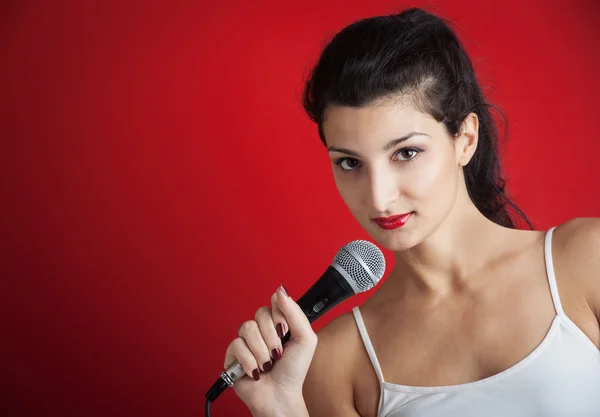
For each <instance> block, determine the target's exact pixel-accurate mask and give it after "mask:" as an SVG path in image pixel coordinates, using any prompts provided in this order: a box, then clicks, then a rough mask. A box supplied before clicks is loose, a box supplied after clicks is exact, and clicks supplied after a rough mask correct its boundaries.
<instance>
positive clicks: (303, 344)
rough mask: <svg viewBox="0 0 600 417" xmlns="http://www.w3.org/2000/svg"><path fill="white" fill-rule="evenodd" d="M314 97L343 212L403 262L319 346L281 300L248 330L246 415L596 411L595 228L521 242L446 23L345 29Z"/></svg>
mask: <svg viewBox="0 0 600 417" xmlns="http://www.w3.org/2000/svg"><path fill="white" fill-rule="evenodd" d="M304 98H305V103H304V104H305V108H306V110H307V112H308V114H309V115H310V117H311V118H312V119H313V120H314V121H315V122H316V123H317V124H318V128H319V134H320V137H321V139H322V141H323V143H324V144H325V145H326V147H327V150H328V152H329V155H330V158H331V161H332V167H333V174H334V178H335V182H336V184H337V187H338V190H339V192H340V194H341V196H342V198H343V200H344V202H345V203H346V205H347V206H348V208H349V209H350V211H351V212H352V214H353V215H354V217H355V218H356V220H357V221H358V222H359V223H360V225H361V226H362V227H364V228H365V230H367V231H368V233H369V234H370V235H371V236H372V238H373V240H375V241H376V242H378V243H379V244H380V245H381V246H383V247H385V248H387V249H389V250H391V251H393V252H394V253H395V257H396V264H395V267H394V269H393V271H391V273H390V275H389V276H388V277H387V279H386V280H385V282H384V283H383V284H382V285H380V286H379V288H378V289H377V291H375V292H374V294H373V295H372V296H371V298H369V300H368V301H367V302H365V303H364V305H361V306H360V307H355V308H354V309H353V311H352V312H351V313H349V314H345V315H342V316H340V317H338V318H336V319H334V320H333V321H331V322H330V323H329V324H328V325H327V326H325V327H324V328H323V329H322V330H321V331H320V332H319V336H318V344H317V336H316V335H315V333H314V332H313V331H312V329H311V327H310V325H309V323H308V321H307V320H306V318H305V317H304V316H303V315H302V313H301V311H300V310H299V308H298V306H297V304H296V303H295V302H294V301H293V300H292V299H291V298H290V297H288V296H287V295H286V294H285V290H284V289H283V288H280V289H278V290H277V292H276V293H275V294H274V295H273V299H272V307H263V308H260V309H259V310H258V311H257V314H256V317H255V320H251V321H248V322H245V323H243V325H242V326H241V328H240V338H238V339H236V340H234V341H233V342H232V343H231V345H230V346H229V348H228V350H227V353H226V358H225V367H227V366H228V365H229V364H230V363H232V362H233V361H234V360H235V359H238V360H239V361H240V363H241V364H242V365H243V367H244V370H245V371H246V373H247V374H248V376H249V378H244V379H243V380H240V381H238V382H237V383H236V385H235V390H236V392H237V394H238V395H239V397H240V398H241V399H242V400H243V401H244V402H245V403H246V405H247V406H248V407H249V408H250V410H251V411H252V413H253V415H255V416H265V417H267V416H268V417H271V416H303V417H305V416H308V415H310V416H311V417H336V416H339V417H351V416H362V417H368V416H390V417H392V416H393V417H400V416H427V417H436V416H454V415H456V416H463V417H468V416H480V415H486V416H488V417H489V416H511V417H517V416H532V415H544V416H566V415H569V416H592V415H594V416H598V415H600V350H599V347H600V326H599V320H600V272H599V271H600V256H599V255H600V221H599V220H598V219H575V220H571V221H568V222H566V223H564V224H562V225H560V226H558V227H556V228H552V229H550V230H547V231H533V230H517V229H516V226H515V224H514V221H513V220H512V217H511V215H510V214H511V212H513V213H514V212H516V213H517V214H519V215H521V217H523V218H524V216H522V214H521V212H520V211H519V210H518V208H516V206H515V205H514V204H513V203H512V202H511V201H510V200H509V199H508V198H507V197H506V195H505V194H504V181H503V179H502V177H501V172H500V168H499V160H498V149H497V148H498V134H497V129H496V127H495V125H494V121H493V119H492V117H491V115H490V111H489V108H488V106H487V105H486V104H485V100H484V96H483V94H482V92H481V89H480V87H479V85H478V83H477V80H476V77H475V74H474V71H473V68H472V64H471V62H470V60H469V58H468V56H467V54H466V53H465V50H464V48H463V47H462V45H461V43H460V41H459V40H458V39H457V37H456V35H455V33H454V32H453V31H452V30H451V29H450V27H449V25H448V24H447V23H446V22H444V21H443V20H442V19H440V18H438V17H436V16H434V15H432V14H430V13H428V12H426V11H423V10H420V9H409V10H406V11H404V12H403V13H400V14H398V15H395V16H383V17H375V18H370V19H365V20H361V21H358V22H356V23H354V24H352V25H350V26H348V27H347V28H345V29H344V30H342V31H341V32H340V33H339V34H337V35H336V37H335V38H334V39H333V40H332V41H331V42H330V43H329V45H328V46H327V48H326V49H325V50H324V51H323V54H322V56H321V58H320V60H319V62H318V63H317V65H316V67H315V69H314V70H313V72H312V74H311V78H310V80H309V81H308V83H307V85H306V90H305V96H304ZM525 221H526V219H525ZM288 329H289V330H291V333H292V340H291V341H290V342H289V343H288V344H286V345H285V349H283V348H282V346H281V343H280V341H279V337H280V336H282V335H283V334H284V333H285V332H287V331H288ZM315 349H316V350H315Z"/></svg>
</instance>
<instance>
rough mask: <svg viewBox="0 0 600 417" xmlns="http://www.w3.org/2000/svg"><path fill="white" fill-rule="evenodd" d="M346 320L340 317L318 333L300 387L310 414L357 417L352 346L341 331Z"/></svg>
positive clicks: (327, 416)
mask: <svg viewBox="0 0 600 417" xmlns="http://www.w3.org/2000/svg"><path fill="white" fill-rule="evenodd" d="M348 319H349V317H347V316H346V315H344V316H340V317H338V318H336V319H335V320H333V321H332V322H330V323H329V324H328V325H327V326H325V327H324V328H323V329H321V331H319V332H318V337H319V342H318V343H317V349H316V351H315V354H314V356H313V360H312V362H311V366H310V369H309V371H308V375H307V376H306V380H305V381H304V386H303V393H304V402H305V403H306V407H307V409H308V414H309V415H310V417H360V415H359V414H358V412H357V411H356V408H355V407H354V393H353V388H352V372H353V368H352V362H353V348H352V342H350V341H349V336H350V335H349V334H348V332H347V331H345V329H347V328H348V326H347V324H348V323H347V322H348ZM350 319H351V318H350ZM349 342H350V343H349Z"/></svg>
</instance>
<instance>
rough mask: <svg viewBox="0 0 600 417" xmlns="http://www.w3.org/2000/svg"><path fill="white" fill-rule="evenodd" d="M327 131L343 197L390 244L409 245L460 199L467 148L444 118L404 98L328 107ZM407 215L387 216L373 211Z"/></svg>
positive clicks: (391, 246)
mask: <svg viewBox="0 0 600 417" xmlns="http://www.w3.org/2000/svg"><path fill="white" fill-rule="evenodd" d="M323 133H324V136H325V139H326V142H327V147H328V151H329V156H330V158H331V162H332V168H333V175H334V178H335V182H336V185H337V188H338V190H339V192H340V195H341V196H342V198H343V200H344V202H345V203H346V205H347V206H348V208H349V209H350V211H351V212H352V214H353V216H354V217H355V218H356V220H357V221H358V222H359V223H360V225H361V226H362V227H363V228H364V229H365V230H366V231H367V232H368V233H369V234H370V235H371V236H372V237H373V239H375V240H376V241H377V242H379V244H381V245H382V246H383V247H385V248H387V249H389V250H393V251H400V250H405V249H409V248H411V247H413V246H415V245H417V244H419V243H420V242H422V241H423V240H425V239H426V238H427V237H428V236H429V235H431V234H432V233H433V232H434V231H435V230H436V229H437V227H438V226H439V225H440V224H441V223H442V222H443V221H444V219H445V218H446V217H447V216H448V214H449V213H450V211H451V210H452V208H453V206H454V204H455V201H456V200H457V199H456V197H457V191H458V189H459V181H461V180H462V181H464V180H463V179H462V178H463V177H462V175H460V172H461V170H462V166H461V161H462V159H464V158H463V157H464V155H463V154H464V152H462V149H463V148H462V147H461V143H462V142H461V143H459V142H460V141H456V140H455V139H454V138H451V137H450V136H449V135H448V134H447V132H446V131H445V129H444V126H443V125H442V124H441V123H438V122H437V121H435V119H433V118H432V117H431V116H429V115H427V114H424V113H421V112H419V111H417V110H415V109H414V108H413V107H412V106H411V105H410V104H408V103H407V102H405V101H400V100H396V101H391V100H389V99H388V100H381V101H378V102H376V103H374V104H371V105H369V106H366V107H363V108H351V107H339V106H336V107H329V108H328V109H327V112H326V117H325V122H324V123H323ZM402 214H406V216H403V217H400V218H399V219H397V220H395V221H392V222H390V223H388V224H383V223H380V222H378V221H376V220H374V219H377V218H388V217H391V216H397V215H402Z"/></svg>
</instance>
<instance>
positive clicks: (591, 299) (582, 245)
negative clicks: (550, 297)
mask: <svg viewBox="0 0 600 417" xmlns="http://www.w3.org/2000/svg"><path fill="white" fill-rule="evenodd" d="M552 247H553V257H554V258H556V259H557V261H558V263H560V269H561V271H565V272H564V273H563V274H561V275H563V276H564V275H566V274H567V273H568V275H569V276H568V279H567V280H566V281H568V282H569V283H570V284H571V285H575V286H577V287H578V288H580V289H581V291H582V292H583V295H584V297H585V298H586V300H587V301H588V304H589V305H590V307H592V309H593V310H595V311H596V312H597V314H598V315H599V316H600V218H583V217H582V218H575V219H572V220H569V221H566V222H565V223H563V224H561V225H559V226H557V227H556V229H555V231H554V238H553V242H552ZM565 278H567V277H565Z"/></svg>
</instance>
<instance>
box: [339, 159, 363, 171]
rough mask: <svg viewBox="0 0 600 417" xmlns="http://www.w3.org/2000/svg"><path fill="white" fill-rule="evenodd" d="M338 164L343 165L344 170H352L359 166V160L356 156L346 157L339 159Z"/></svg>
mask: <svg viewBox="0 0 600 417" xmlns="http://www.w3.org/2000/svg"><path fill="white" fill-rule="evenodd" d="M338 165H339V166H341V167H342V169H343V170H344V171H351V170H353V169H355V168H356V167H358V165H359V162H358V160H356V159H354V158H345V159H342V160H341V161H339V163H338Z"/></svg>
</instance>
